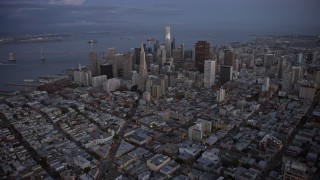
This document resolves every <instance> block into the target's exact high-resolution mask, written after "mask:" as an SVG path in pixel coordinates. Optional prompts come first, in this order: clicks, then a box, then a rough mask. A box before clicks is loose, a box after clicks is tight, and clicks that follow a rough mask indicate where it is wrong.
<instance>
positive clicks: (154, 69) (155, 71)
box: [150, 64, 159, 76]
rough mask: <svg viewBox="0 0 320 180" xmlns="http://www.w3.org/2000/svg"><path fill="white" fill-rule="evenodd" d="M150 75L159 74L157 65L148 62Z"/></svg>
mask: <svg viewBox="0 0 320 180" xmlns="http://www.w3.org/2000/svg"><path fill="white" fill-rule="evenodd" d="M150 75H154V76H158V75H159V65H158V64H150Z"/></svg>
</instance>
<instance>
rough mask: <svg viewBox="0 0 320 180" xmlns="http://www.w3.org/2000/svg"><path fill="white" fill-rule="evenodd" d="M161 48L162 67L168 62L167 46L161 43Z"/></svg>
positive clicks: (160, 64)
mask: <svg viewBox="0 0 320 180" xmlns="http://www.w3.org/2000/svg"><path fill="white" fill-rule="evenodd" d="M160 50H161V53H160V54H161V60H160V62H159V66H160V68H162V67H163V66H164V63H166V48H165V46H163V45H161V46H160Z"/></svg>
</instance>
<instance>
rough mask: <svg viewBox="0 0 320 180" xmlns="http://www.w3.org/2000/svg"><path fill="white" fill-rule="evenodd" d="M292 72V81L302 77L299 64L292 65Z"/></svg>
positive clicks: (294, 81)
mask: <svg viewBox="0 0 320 180" xmlns="http://www.w3.org/2000/svg"><path fill="white" fill-rule="evenodd" d="M291 69H292V73H293V83H296V82H297V81H299V80H301V79H302V77H303V71H302V67H301V66H292V68H291Z"/></svg>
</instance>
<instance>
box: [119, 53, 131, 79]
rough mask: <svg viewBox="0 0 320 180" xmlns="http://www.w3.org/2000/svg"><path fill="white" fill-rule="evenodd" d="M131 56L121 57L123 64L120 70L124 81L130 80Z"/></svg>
mask: <svg viewBox="0 0 320 180" xmlns="http://www.w3.org/2000/svg"><path fill="white" fill-rule="evenodd" d="M132 60H133V56H132V54H130V53H128V54H124V55H123V62H122V69H123V78H124V79H127V80H129V79H131V71H132Z"/></svg>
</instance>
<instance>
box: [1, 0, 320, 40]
mask: <svg viewBox="0 0 320 180" xmlns="http://www.w3.org/2000/svg"><path fill="white" fill-rule="evenodd" d="M319 5H320V2H319V1H317V0H307V1H300V0H291V1H288V0H284V1H277V0H269V1H256V0H243V1H236V0H228V1H222V0H214V1H204V0H201V1H191V0H187V1H183V2H180V1H161V2H159V1H146V0H141V1H115V0H112V1H108V2H105V1H102V0H92V1H86V0H47V1H46V0H31V1H23V0H14V1H9V2H1V3H0V9H1V11H0V17H1V19H0V25H1V27H3V28H2V29H1V33H5V34H8V33H9V34H10V33H26V32H29V33H30V32H33V33H36V32H38V33H40V32H41V33H45V32H64V31H67V32H79V31H102V30H104V31H124V32H130V31H142V32H143V33H145V32H153V31H156V32H157V33H159V32H161V31H160V30H162V28H163V27H164V26H165V25H169V26H172V27H174V28H175V32H176V33H180V32H182V31H190V32H192V31H196V32H195V33H197V32H203V33H205V32H206V33H215V35H218V34H220V33H221V34H223V33H226V32H230V31H231V32H237V33H245V34H251V35H255V34H268V35H270V34H271V35H272V34H276V35H279V34H303V35H304V34H305V35H318V34H319V32H320V24H319V23H318V19H317V18H316V17H319V16H320V12H319V11H317V7H319ZM57 12H58V13H57ZM137 25H139V26H137Z"/></svg>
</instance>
